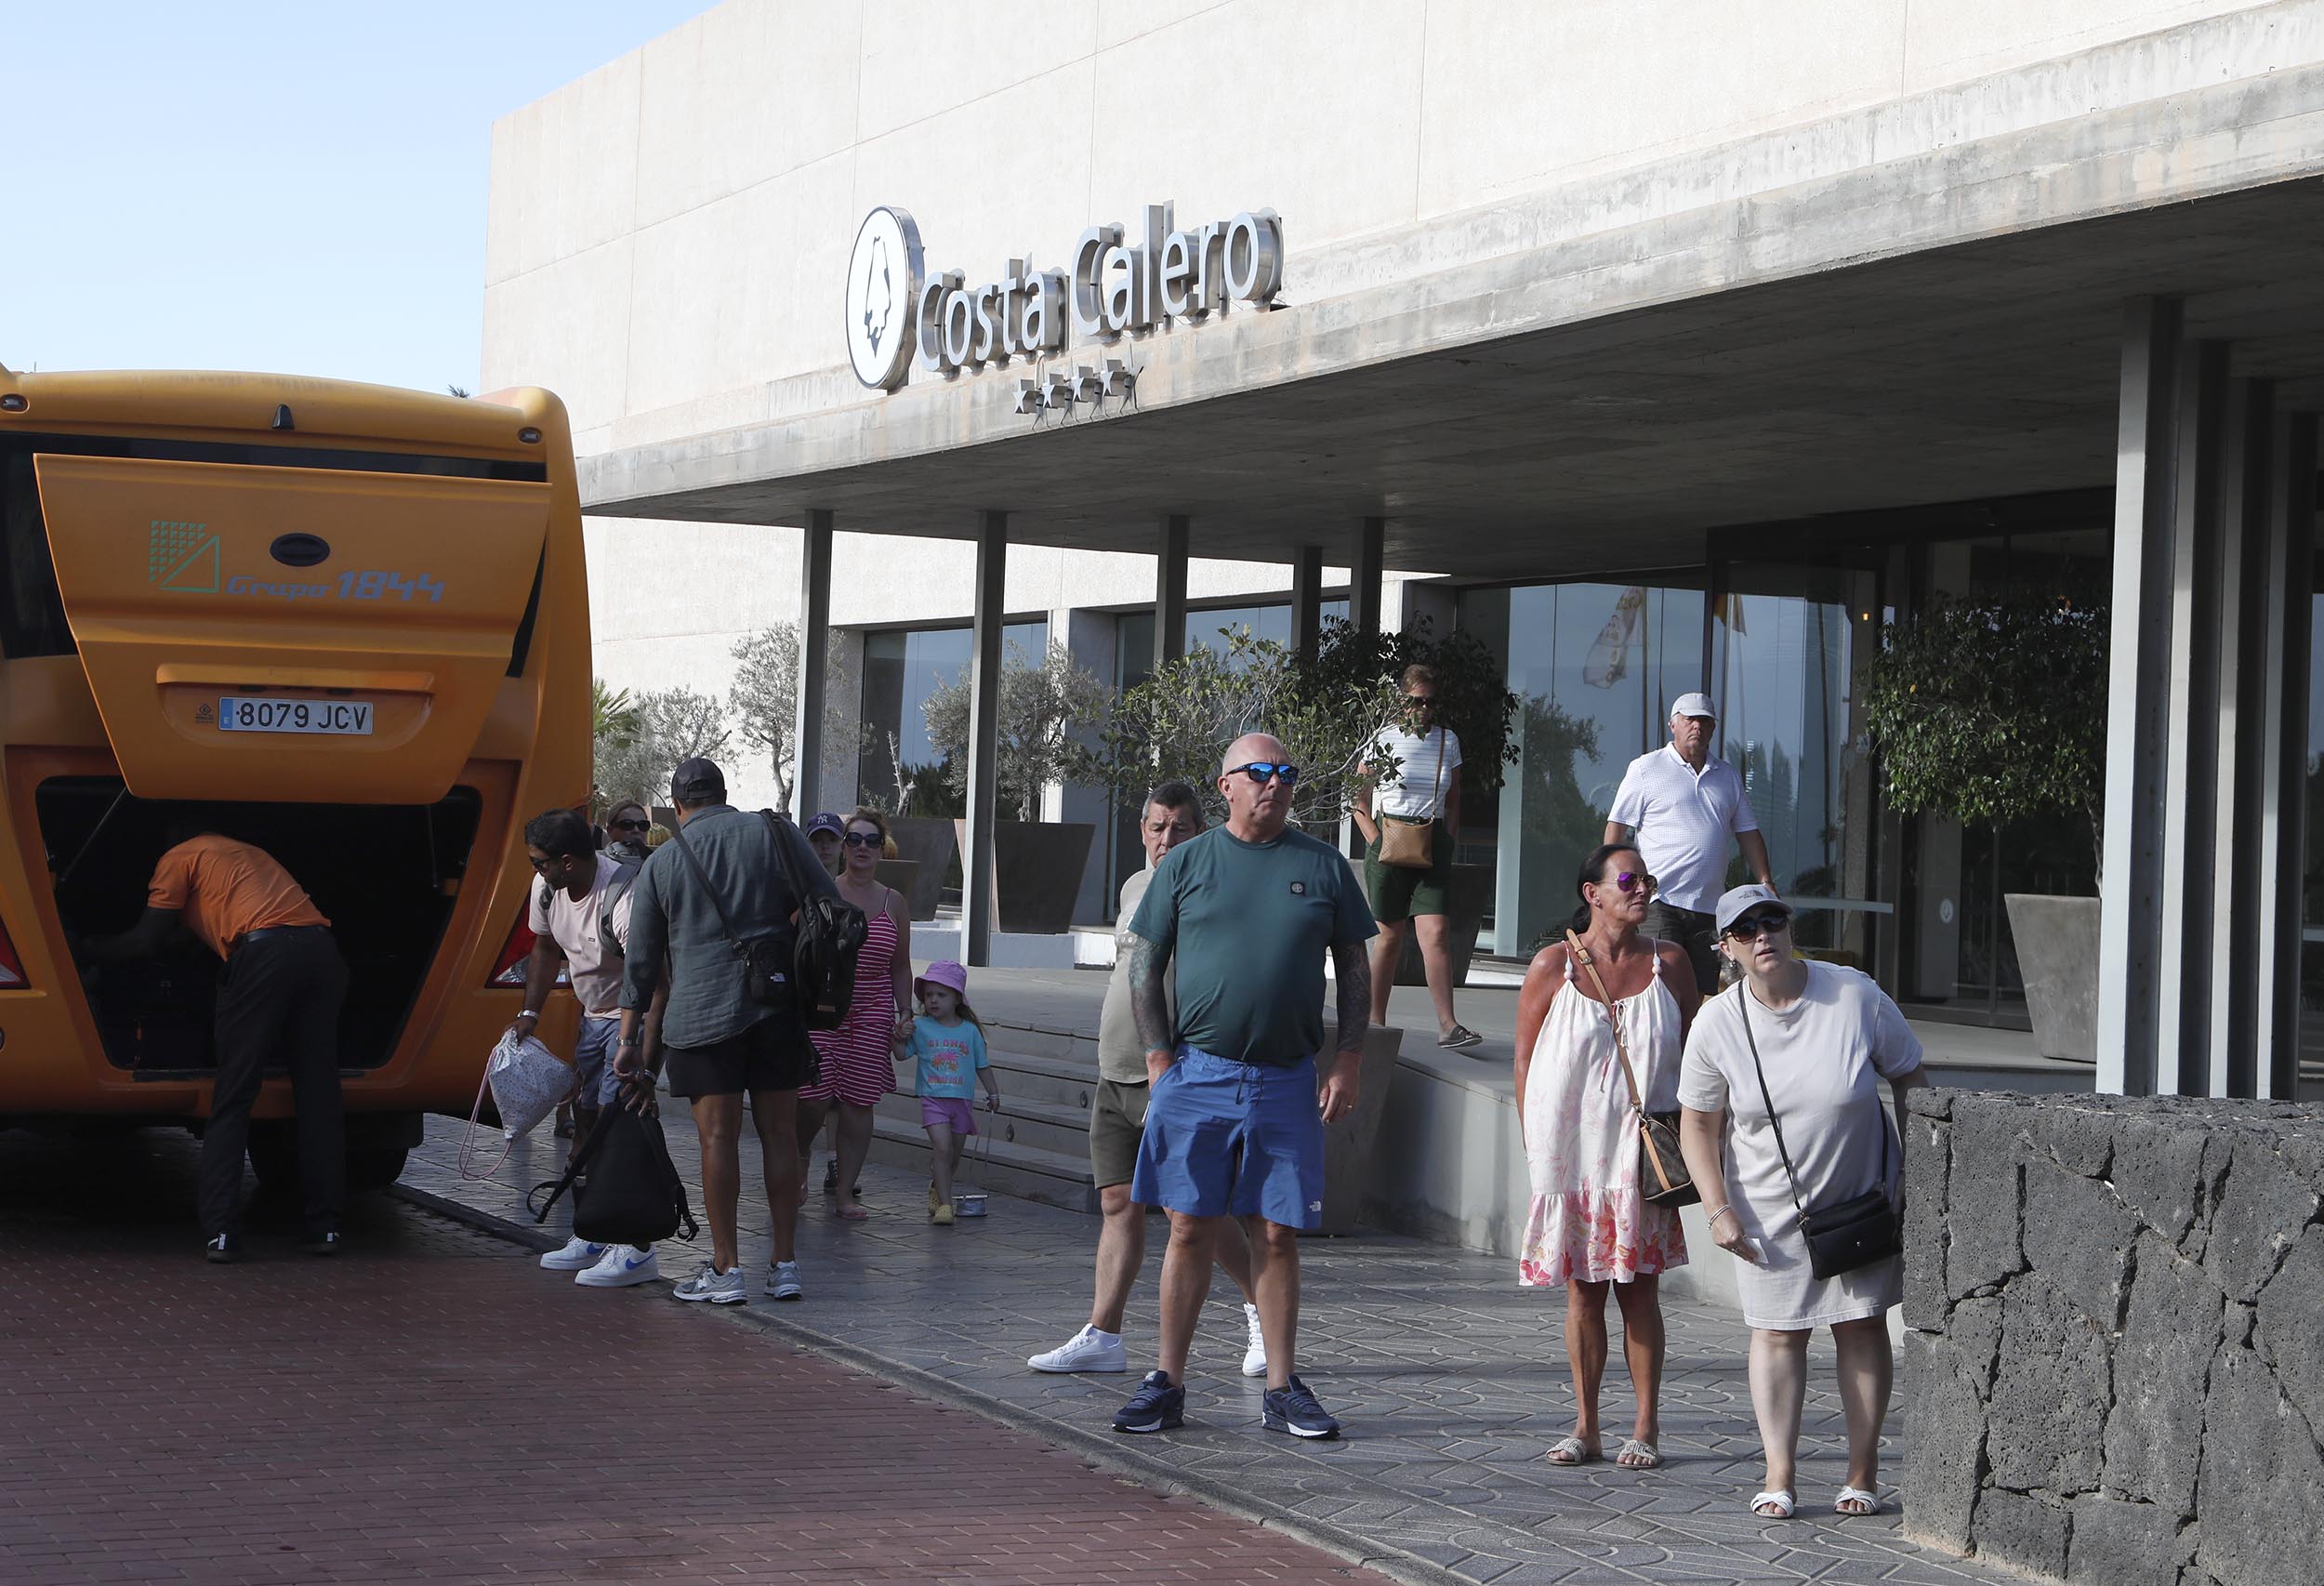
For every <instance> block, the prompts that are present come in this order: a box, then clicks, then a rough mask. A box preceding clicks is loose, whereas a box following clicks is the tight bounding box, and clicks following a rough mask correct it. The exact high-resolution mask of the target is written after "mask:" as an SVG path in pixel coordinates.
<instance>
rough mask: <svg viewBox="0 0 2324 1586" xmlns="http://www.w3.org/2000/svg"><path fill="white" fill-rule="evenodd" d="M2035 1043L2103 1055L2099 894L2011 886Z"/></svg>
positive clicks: (2007, 896)
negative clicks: (2051, 892) (2066, 895)
mask: <svg viewBox="0 0 2324 1586" xmlns="http://www.w3.org/2000/svg"><path fill="white" fill-rule="evenodd" d="M2002 900H2003V901H2004V902H2005V903H2006V904H2007V905H2009V929H2010V934H2011V935H2012V936H2013V937H2014V938H2015V939H2016V943H2017V970H2018V973H2019V974H2020V975H2022V976H2023V977H2024V979H2025V982H2026V1009H2027V1012H2028V1013H2030V1014H2031V1015H2032V1016H2033V1033H2034V1045H2035V1046H2036V1047H2038V1048H2039V1049H2040V1051H2041V1055H2042V1056H2044V1057H2056V1058H2065V1059H2067V1060H2069V1061H2072V1062H2075V1063H2095V1062H2096V1061H2097V1059H2098V900H2097V899H2096V898H2063V897H2050V896H2047V895H2044V894H2041V893H2038V892H2006V893H2003V894H2002Z"/></svg>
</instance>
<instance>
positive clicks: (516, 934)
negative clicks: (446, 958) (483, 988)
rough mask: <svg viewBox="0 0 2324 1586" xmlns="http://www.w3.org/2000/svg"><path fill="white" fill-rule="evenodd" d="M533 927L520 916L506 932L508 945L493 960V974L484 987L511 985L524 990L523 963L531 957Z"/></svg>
mask: <svg viewBox="0 0 2324 1586" xmlns="http://www.w3.org/2000/svg"><path fill="white" fill-rule="evenodd" d="M533 940H534V937H533V927H532V925H531V924H530V923H529V922H528V921H527V920H526V919H525V917H524V916H523V915H522V914H520V915H518V916H517V922H516V926H515V928H514V929H513V930H511V931H510V932H508V943H507V944H506V945H504V946H502V948H501V949H500V957H498V958H495V959H494V960H493V972H492V974H491V975H490V976H489V977H488V978H487V979H486V980H485V982H484V984H485V985H513V986H515V987H516V988H517V989H518V990H519V991H522V990H523V989H524V961H525V960H526V959H527V958H531V957H532V956H533Z"/></svg>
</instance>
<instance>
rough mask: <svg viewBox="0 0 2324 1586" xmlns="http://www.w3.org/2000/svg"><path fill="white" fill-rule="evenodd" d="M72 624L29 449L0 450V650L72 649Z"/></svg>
mask: <svg viewBox="0 0 2324 1586" xmlns="http://www.w3.org/2000/svg"><path fill="white" fill-rule="evenodd" d="M70 654H73V629H72V628H69V627H68V626H66V623H65V620H64V601H63V600H62V599H61V598H60V597H59V595H58V593H57V569H56V565H55V563H53V562H50V560H49V558H48V529H47V526H46V524H45V523H43V522H42V521H41V515H40V484H39V482H38V481H37V480H35V479H34V478H33V454H32V452H31V451H30V450H29V449H26V450H17V449H14V448H9V449H7V450H0V655H4V656H6V657H7V658H8V659H10V660H19V659H21V658H23V657H25V656H28V655H70Z"/></svg>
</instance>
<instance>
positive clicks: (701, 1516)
mask: <svg viewBox="0 0 2324 1586" xmlns="http://www.w3.org/2000/svg"><path fill="white" fill-rule="evenodd" d="M194 1154H195V1148H194V1146H193V1144H192V1143H191V1141H189V1140H187V1139H186V1138H184V1137H183V1136H182V1135H168V1134H162V1133H158V1132H154V1133H147V1134H144V1135H140V1136H136V1137H129V1138H122V1139H114V1140H109V1141H97V1142H78V1141H73V1142H68V1141H49V1140H40V1139H35V1138H34V1137H32V1136H30V1135H26V1134H23V1133H8V1132H6V1131H0V1262H5V1263H6V1269H7V1274H8V1276H7V1282H6V1284H5V1285H0V1360H5V1361H6V1363H7V1366H8V1368H9V1369H8V1370H7V1372H6V1373H5V1377H0V1580H6V1581H7V1582H8V1583H9V1586H51V1583H54V1586H66V1583H68V1582H69V1583H71V1586H83V1583H86V1582H90V1581H114V1580H181V1581H182V1580H200V1581H209V1582H296V1583H298V1586H312V1583H318V1582H339V1581H349V1582H352V1581H364V1582H383V1581H428V1582H449V1581H495V1582H530V1581H638V1580H657V1579H668V1580H690V1581H699V1580H709V1579H720V1580H747V1581H798V1582H828V1583H830V1586H852V1583H853V1582H859V1581H890V1580H894V1581H906V1580H908V1581H916V1582H947V1583H959V1586H970V1583H975V1586H987V1583H992V1586H997V1583H1001V1582H1017V1581H1023V1582H1033V1581H1040V1582H1047V1583H1057V1586H1063V1583H1069V1582H1070V1583H1078V1582H1095V1581H1121V1582H1163V1581H1184V1582H1187V1583H1189V1586H1192V1583H1195V1582H1204V1583H1208V1582H1214V1581H1233V1582H1248V1583H1251V1586H1259V1583H1261V1582H1265V1583H1268V1586H1276V1583H1284V1582H1301V1583H1316V1582H1324V1581H1338V1582H1345V1583H1350V1586H1353V1582H1358V1581H1363V1580H1370V1581H1372V1582H1374V1583H1375V1586H1380V1581H1381V1578H1380V1577H1379V1576H1376V1575H1372V1574H1370V1573H1368V1572H1367V1571H1364V1570H1360V1569H1357V1568H1354V1567H1353V1566H1350V1565H1348V1564H1347V1563H1346V1562H1344V1561H1343V1560H1341V1559H1340V1558H1337V1557H1334V1556H1331V1555H1329V1554H1327V1553H1321V1552H1319V1551H1317V1550H1315V1549H1314V1548H1312V1547H1308V1546H1305V1545H1303V1544H1301V1542H1299V1541H1298V1540H1295V1539H1293V1538H1290V1537H1287V1536H1286V1535H1283V1534H1282V1533H1281V1532H1279V1531H1275V1530H1270V1529H1267V1528H1263V1527H1257V1526H1253V1525H1251V1524H1249V1523H1248V1522H1247V1521H1243V1520H1238V1519H1234V1518H1230V1517H1228V1516H1225V1515H1222V1514H1220V1513H1215V1512H1213V1511H1211V1510H1209V1509H1206V1508H1205V1507H1203V1506H1202V1505H1200V1504H1198V1503H1195V1502H1192V1501H1189V1500H1186V1499H1184V1498H1180V1497H1172V1496H1168V1495H1165V1494H1162V1493H1157V1492H1152V1491H1148V1490H1145V1489H1143V1488H1142V1487H1138V1486H1136V1485H1133V1484H1130V1483H1127V1482H1124V1481H1122V1480H1121V1479H1119V1478H1118V1477H1117V1476H1116V1475H1113V1474H1108V1473H1106V1472H1104V1471H1102V1470H1096V1469H1092V1468H1091V1467H1090V1466H1089V1464H1088V1463H1087V1462H1085V1461H1083V1460H1076V1459H1075V1458H1074V1457H1073V1456H1072V1455H1071V1454H1069V1453H1065V1452H1061V1451H1060V1450H1058V1449H1057V1448H1055V1447H1050V1446H1047V1445H1046V1444H1045V1443H1044V1442H1043V1441H1042V1440H1040V1439H1038V1438H1036V1437H1032V1436H1026V1435H1023V1434H1017V1433H1011V1432H1007V1431H1003V1430H1002V1429H1000V1428H997V1427H995V1426H994V1425H992V1424H991V1422H990V1421H987V1420H985V1419H984V1418H983V1417H981V1416H977V1415H971V1414H969V1413H966V1412H965V1411H963V1410H961V1409H959V1408H952V1407H947V1406H944V1405H943V1404H940V1403H937V1402H934V1401H931V1400H930V1399H928V1398H926V1397H924V1396H921V1395H917V1394H913V1393H911V1392H910V1391H909V1390H908V1389H904V1388H899V1387H897V1386H895V1385H893V1384H892V1383H890V1382H886V1381H880V1380H879V1379H878V1378H876V1377H870V1376H866V1375H865V1374H864V1373H862V1372H860V1371H854V1370H850V1369H848V1368H845V1367H843V1366H840V1365H837V1364H835V1363H833V1362H832V1361H830V1360H829V1359H826V1358H825V1357H824V1356H823V1355H821V1354H818V1353H814V1352H811V1351H807V1350H802V1349H800V1348H799V1347H797V1346H795V1345H790V1344H787V1343H784V1342H781V1341H774V1340H769V1339H763V1338H755V1337H753V1336H751V1335H750V1334H749V1333H748V1332H747V1331H745V1330H742V1329H738V1328H734V1327H733V1326H731V1325H726V1324H724V1323H722V1322H721V1321H720V1320H719V1319H718V1318H716V1317H713V1316H709V1315H704V1314H703V1312H704V1310H705V1309H706V1307H698V1306H688V1305H677V1304H673V1303H671V1302H669V1301H668V1300H667V1299H664V1298H661V1297H660V1293H659V1291H656V1290H648V1289H629V1290H614V1291H605V1290H590V1289H575V1288H574V1287H573V1286H572V1284H571V1283H570V1282H566V1281H561V1280H560V1279H559V1277H558V1276H557V1275H555V1274H552V1273H546V1272H542V1271H540V1270H539V1269H538V1268H537V1267H536V1266H535V1265H534V1263H533V1262H530V1261H528V1260H523V1259H521V1258H520V1257H519V1256H518V1255H517V1253H516V1252H515V1251H513V1250H512V1249H510V1247H509V1246H508V1243H507V1242H506V1241H505V1240H503V1239H499V1238H495V1237H492V1236H487V1235H485V1234H482V1233H478V1232H476V1231H474V1230H473V1229H470V1228H468V1227H464V1226H462V1225H460V1224H458V1223H453V1222H450V1221H447V1220H445V1219H443V1218H442V1217H439V1216H436V1215H433V1214H431V1213H429V1212H426V1211H423V1210H420V1209H416V1208H414V1207H412V1206H410V1205H407V1204H404V1203H402V1202H399V1201H394V1200H390V1199H387V1198H385V1197H377V1196H365V1197H359V1198H358V1200H357V1203H356V1205H355V1206H354V1207H353V1208H352V1216H351V1218H350V1228H349V1240H350V1244H349V1249H348V1250H347V1252H346V1253H345V1254H343V1255H341V1256H340V1257H338V1258H337V1260H334V1261H327V1262H325V1261H316V1260H314V1259H312V1258H311V1257H307V1256H302V1255H300V1254H298V1253H297V1226H296V1217H295V1215H293V1214H288V1213H285V1212H284V1211H280V1210H273V1209H267V1208H258V1209H254V1214H253V1218H252V1224H253V1225H252V1226H251V1228H250V1230H249V1244H250V1259H249V1260H247V1261H245V1262H244V1263H243V1264H241V1265H239V1266H232V1267H216V1266H210V1265H208V1264H206V1263H205V1262H204V1261H203V1260H202V1258H201V1253H200V1252H201V1244H202V1236H201V1233H200V1231H199V1229H198V1228H197V1227H196V1226H195V1223H194V1221H193V1215H192V1208H193V1182H192V1181H193V1173H192V1162H193V1157H194Z"/></svg>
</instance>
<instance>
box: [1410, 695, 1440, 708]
mask: <svg viewBox="0 0 2324 1586" xmlns="http://www.w3.org/2000/svg"><path fill="white" fill-rule="evenodd" d="M1404 702H1405V703H1406V705H1408V706H1410V707H1412V708H1413V709H1415V710H1426V709H1428V708H1429V707H1431V706H1433V705H1434V704H1435V703H1436V696H1435V695H1434V694H1406V695H1405V696H1404Z"/></svg>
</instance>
